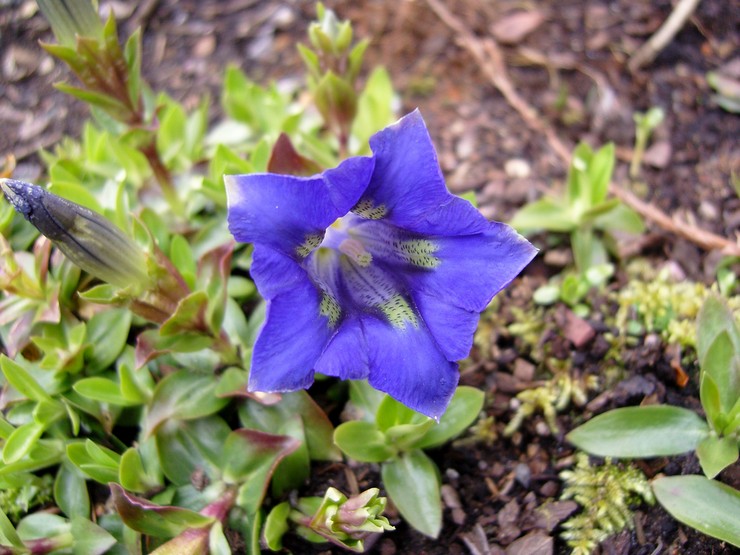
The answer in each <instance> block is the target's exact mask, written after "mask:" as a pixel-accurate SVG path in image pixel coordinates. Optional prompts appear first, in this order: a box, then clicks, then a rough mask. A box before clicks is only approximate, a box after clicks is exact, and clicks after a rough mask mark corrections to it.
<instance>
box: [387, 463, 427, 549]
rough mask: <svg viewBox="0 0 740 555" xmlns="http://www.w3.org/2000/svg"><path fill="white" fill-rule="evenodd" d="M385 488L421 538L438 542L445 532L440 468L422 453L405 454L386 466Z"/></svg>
mask: <svg viewBox="0 0 740 555" xmlns="http://www.w3.org/2000/svg"><path fill="white" fill-rule="evenodd" d="M381 476H382V479H383V485H384V486H385V489H386V491H387V492H388V497H390V498H391V500H392V501H393V504H394V505H395V506H396V507H398V511H399V512H400V513H401V516H402V517H403V518H404V520H406V522H408V523H409V524H410V525H411V526H413V527H414V528H415V529H417V530H418V531H419V532H421V533H422V534H424V535H426V536H429V537H430V538H434V539H436V538H437V536H439V531H440V529H441V528H442V500H441V498H440V491H439V488H440V483H439V475H438V470H437V467H436V466H435V465H434V463H433V462H432V461H431V459H430V458H429V457H427V456H426V455H425V454H424V453H423V452H422V451H420V450H418V449H417V450H414V451H409V452H408V453H403V454H401V455H400V456H399V457H396V458H393V459H391V460H389V461H387V462H385V463H383V465H382V468H381Z"/></svg>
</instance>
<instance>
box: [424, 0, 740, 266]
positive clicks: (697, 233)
mask: <svg viewBox="0 0 740 555" xmlns="http://www.w3.org/2000/svg"><path fill="white" fill-rule="evenodd" d="M692 1H696V0H692ZM426 3H427V4H428V5H429V7H430V8H431V9H432V11H434V13H435V14H437V16H438V17H439V18H440V20H442V22H443V23H444V24H445V25H447V26H448V27H449V28H450V29H451V30H452V31H454V32H455V33H456V35H457V39H458V41H459V42H460V43H461V45H462V46H463V47H464V48H465V49H466V50H467V51H468V52H470V54H471V55H472V56H473V58H475V60H476V62H478V65H479V66H480V68H481V70H482V71H483V72H484V73H485V75H486V77H488V79H489V80H490V82H491V84H492V85H493V86H494V87H495V88H496V89H497V90H498V91H499V92H500V93H501V94H502V95H503V97H504V98H505V99H506V101H507V102H508V103H509V104H510V105H511V107H512V108H514V109H515V110H516V111H517V112H518V113H519V115H520V116H521V117H522V119H523V120H524V123H526V125H527V126H528V127H529V128H530V129H531V130H532V131H534V132H536V133H539V134H542V135H543V136H544V137H545V139H546V140H547V142H548V144H549V145H550V148H552V150H553V151H554V152H555V153H556V154H557V155H558V156H559V157H560V158H561V159H562V160H563V163H564V164H565V165H568V164H570V151H571V149H570V148H568V146H566V144H565V143H564V142H563V141H562V140H561V139H560V137H558V135H557V133H556V132H555V130H554V129H553V127H552V126H551V125H549V124H548V123H547V121H546V120H545V119H544V118H543V117H541V116H540V115H539V114H538V113H537V111H536V110H535V109H534V108H532V107H531V106H530V105H529V104H528V103H527V101H526V100H524V99H523V98H522V97H521V96H520V95H519V93H518V92H517V91H516V89H515V88H514V85H513V84H512V82H511V80H510V79H509V75H508V72H507V70H506V65H505V63H504V58H503V55H502V53H501V49H500V48H499V46H498V44H496V41H494V40H493V39H492V38H485V39H481V38H479V37H476V36H475V35H474V34H473V33H472V32H471V31H470V30H469V29H468V27H467V26H466V25H465V23H463V22H462V21H461V20H460V19H459V18H457V17H456V16H454V15H453V14H452V13H451V12H450V11H449V10H448V9H447V7H446V6H445V5H444V4H443V3H442V2H441V1H440V0H426ZM689 13H690V12H689ZM669 19H670V18H669ZM666 23H667V21H666ZM610 190H611V192H612V193H613V194H614V195H615V196H616V197H618V198H619V199H620V200H621V201H622V202H624V203H625V204H627V205H628V206H630V207H631V208H632V209H634V210H635V211H636V212H637V213H639V214H640V215H641V216H642V217H643V218H645V219H647V220H649V221H651V222H653V223H654V224H656V225H658V226H659V227H661V228H663V229H665V230H666V231H669V232H671V233H673V234H675V235H678V236H679V237H682V238H684V239H687V240H688V241H691V242H692V243H694V244H696V245H698V246H700V247H702V248H704V249H706V250H719V251H721V252H722V253H723V254H725V255H730V256H740V242H733V241H731V240H729V239H727V238H725V237H722V236H720V235H716V234H714V233H711V232H709V231H706V230H704V229H701V228H698V227H696V226H694V225H691V224H689V223H688V222H684V221H682V220H679V219H678V218H675V217H673V218H671V217H670V216H668V215H667V214H666V213H665V212H662V211H661V210H660V209H659V208H657V207H656V206H654V205H651V204H648V203H646V202H644V201H642V200H640V199H639V198H638V197H636V196H635V195H634V194H632V193H631V192H630V191H627V190H626V189H623V188H622V187H620V186H619V185H617V184H615V183H612V184H611V187H610Z"/></svg>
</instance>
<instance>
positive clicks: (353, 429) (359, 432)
mask: <svg viewBox="0 0 740 555" xmlns="http://www.w3.org/2000/svg"><path fill="white" fill-rule="evenodd" d="M334 443H335V444H336V446H337V447H339V449H341V450H342V452H343V453H344V454H345V455H347V456H348V457H350V458H352V459H355V460H357V461H362V462H383V461H385V460H388V459H389V458H391V457H392V456H393V455H394V454H395V450H394V449H393V448H392V447H390V446H389V445H388V444H387V440H386V437H385V435H384V434H383V433H382V432H381V431H379V430H378V428H377V426H376V425H375V424H374V423H373V422H365V421H361V420H354V421H351V422H345V423H344V424H340V425H339V426H337V429H336V430H334Z"/></svg>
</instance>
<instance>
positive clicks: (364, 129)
mask: <svg viewBox="0 0 740 555" xmlns="http://www.w3.org/2000/svg"><path fill="white" fill-rule="evenodd" d="M393 96H394V92H393V84H392V83H391V78H390V76H389V75H388V71H387V70H386V69H385V68H384V67H380V66H378V67H376V68H375V69H374V70H373V71H372V73H371V74H370V76H369V77H368V79H367V84H366V85H365V88H364V89H363V91H362V93H361V94H360V97H359V99H358V101H357V116H356V117H355V120H354V122H353V124H352V136H353V137H354V138H356V139H357V143H358V145H359V146H358V148H357V151H356V152H355V154H365V153H369V146H368V140H369V139H370V136H371V135H373V134H375V133H377V132H378V131H380V130H381V129H383V128H384V127H385V126H387V125H388V124H390V123H391V122H392V121H393Z"/></svg>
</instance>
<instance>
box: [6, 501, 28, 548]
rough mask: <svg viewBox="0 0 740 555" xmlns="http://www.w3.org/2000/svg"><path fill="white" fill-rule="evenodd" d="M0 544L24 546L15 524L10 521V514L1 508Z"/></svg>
mask: <svg viewBox="0 0 740 555" xmlns="http://www.w3.org/2000/svg"><path fill="white" fill-rule="evenodd" d="M0 545H4V546H5V545H12V546H13V547H20V548H23V547H24V546H23V542H22V541H21V538H20V536H18V532H16V531H15V526H13V523H12V522H10V519H9V518H8V515H6V514H5V512H4V511H3V510H2V509H0Z"/></svg>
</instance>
